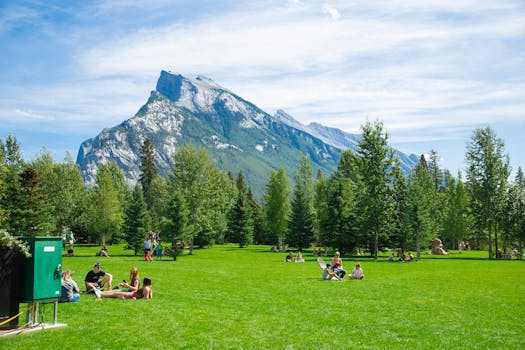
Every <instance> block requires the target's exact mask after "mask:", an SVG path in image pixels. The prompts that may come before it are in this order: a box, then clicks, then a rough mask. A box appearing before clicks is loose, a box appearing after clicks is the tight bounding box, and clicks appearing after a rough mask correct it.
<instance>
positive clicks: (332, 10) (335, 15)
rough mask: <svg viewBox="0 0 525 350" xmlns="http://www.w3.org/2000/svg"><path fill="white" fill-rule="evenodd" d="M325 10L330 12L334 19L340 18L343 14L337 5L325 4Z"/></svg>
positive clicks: (327, 12)
mask: <svg viewBox="0 0 525 350" xmlns="http://www.w3.org/2000/svg"><path fill="white" fill-rule="evenodd" d="M323 12H324V13H326V14H328V15H329V16H330V17H332V18H333V19H339V18H340V17H341V14H340V13H339V11H338V10H337V9H336V8H335V7H333V6H330V5H324V6H323Z"/></svg>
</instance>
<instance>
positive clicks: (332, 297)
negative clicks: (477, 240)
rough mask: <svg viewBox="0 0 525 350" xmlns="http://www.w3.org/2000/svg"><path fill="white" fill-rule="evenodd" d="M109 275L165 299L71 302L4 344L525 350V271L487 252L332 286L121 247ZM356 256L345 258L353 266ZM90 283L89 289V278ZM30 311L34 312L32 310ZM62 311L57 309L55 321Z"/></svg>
mask: <svg viewBox="0 0 525 350" xmlns="http://www.w3.org/2000/svg"><path fill="white" fill-rule="evenodd" d="M96 250H97V248H96V247H93V248H77V249H76V250H75V253H76V255H77V256H76V257H72V258H64V261H63V265H64V268H66V269H72V270H74V271H75V272H76V273H75V274H74V279H75V280H76V281H77V282H82V280H83V277H84V275H85V273H86V272H87V271H88V270H89V268H90V267H91V266H92V265H93V263H94V262H95V261H96V260H97V259H100V258H95V257H94V253H95V251H96ZM110 254H112V257H111V258H106V259H103V260H101V261H102V262H103V269H104V270H105V271H108V272H111V273H113V274H114V276H115V278H116V280H118V281H120V280H122V279H124V278H125V279H129V269H130V268H131V267H132V266H137V267H138V268H139V270H140V273H141V277H145V276H149V277H151V278H152V279H153V286H154V299H152V300H137V301H133V300H118V299H105V300H102V301H100V302H97V301H95V300H94V298H93V297H92V296H91V295H82V296H81V300H80V302H79V303H72V304H68V303H66V304H60V305H59V315H58V320H59V322H61V323H67V324H68V327H66V328H59V329H53V330H46V331H40V332H35V333H27V334H22V335H18V336H11V337H3V338H0V348H5V349H29V348H33V349H34V348H40V349H55V348H57V344H61V346H60V347H62V348H64V349H78V348H85V349H86V348H87V349H91V348H106V349H117V348H119V349H127V348H132V347H135V346H139V347H143V346H146V347H150V348H154V349H178V348H191V349H211V348H214V349H254V348H255V349H256V348H262V349H334V348H341V349H350V348H359V349H387V348H388V349H406V348H410V349H518V348H523V347H525V339H524V336H523V334H524V330H525V328H524V326H523V320H524V319H525V306H524V305H525V264H524V262H523V261H488V260H484V259H479V258H481V257H485V256H486V253H483V252H464V253H463V254H462V255H458V254H454V255H452V256H450V257H438V258H436V257H433V258H430V257H425V259H423V260H422V261H420V262H414V263H388V262H386V257H382V258H381V259H380V261H378V262H373V261H371V260H370V259H369V258H365V257H363V258H361V262H362V264H363V268H364V270H365V274H366V278H365V280H363V281H350V280H345V281H344V282H335V281H333V282H332V281H323V280H321V278H320V269H319V267H318V265H317V263H316V262H315V259H314V258H313V257H311V256H309V255H308V254H304V255H305V257H306V258H307V261H306V263H304V264H299V263H296V264H290V263H288V264H287V263H284V262H282V260H283V259H284V253H270V252H269V251H268V248H267V247H251V248H246V249H239V248H236V247H234V246H216V247H213V248H211V249H205V250H197V251H195V254H194V255H193V256H188V255H184V256H182V257H179V259H178V260H177V261H176V262H173V261H172V260H168V259H164V260H162V261H155V262H153V263H146V262H142V261H140V260H141V259H140V257H133V256H130V255H128V254H129V253H128V252H127V251H126V252H124V251H123V250H122V248H121V247H110ZM355 258H356V257H347V258H345V259H344V261H345V268H346V269H347V270H351V268H352V266H353V263H354V260H355ZM79 284H81V283H79ZM24 306H25V305H24ZM51 311H52V306H51V304H49V305H47V306H46V314H47V315H46V321H47V322H50V321H51V319H52V317H51Z"/></svg>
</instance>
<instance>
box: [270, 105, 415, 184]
mask: <svg viewBox="0 0 525 350" xmlns="http://www.w3.org/2000/svg"><path fill="white" fill-rule="evenodd" d="M274 117H275V118H276V119H279V120H281V121H282V122H283V123H286V124H288V125H290V126H292V127H294V128H297V129H301V130H303V131H305V132H307V133H309V134H311V135H313V136H315V137H317V138H319V139H320V140H322V141H323V142H324V143H326V144H328V145H331V146H334V147H336V148H339V149H342V150H343V149H348V148H351V149H352V150H353V151H354V152H357V143H358V142H359V139H360V136H359V135H355V134H350V133H348V132H345V131H343V130H341V129H337V128H330V127H327V126H324V125H321V124H319V123H310V124H308V125H303V124H301V123H300V122H298V121H297V120H295V119H294V118H292V117H291V116H290V115H289V114H287V113H286V112H285V111H283V110H282V109H279V110H277V112H276V113H275V115H274ZM396 154H397V156H398V158H399V161H400V165H401V169H402V170H403V172H404V173H405V174H408V173H409V172H410V170H412V168H413V167H414V166H416V164H417V163H418V162H419V156H417V155H415V154H413V153H412V154H406V153H403V152H400V151H397V150H396Z"/></svg>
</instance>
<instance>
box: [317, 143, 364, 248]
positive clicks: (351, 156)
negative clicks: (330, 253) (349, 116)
mask: <svg viewBox="0 0 525 350" xmlns="http://www.w3.org/2000/svg"><path fill="white" fill-rule="evenodd" d="M358 166H359V165H358V159H357V157H356V155H355V153H354V152H352V150H350V149H348V150H345V151H343V152H342V153H341V158H340V160H339V165H338V168H337V170H336V171H335V172H334V174H333V175H332V176H331V177H330V178H329V179H328V181H327V183H326V186H325V188H326V193H325V194H324V195H322V197H324V199H325V203H324V204H323V205H322V210H321V211H320V217H319V237H320V241H321V243H322V244H323V245H325V246H330V247H334V248H336V249H337V250H339V251H340V252H341V254H342V255H344V254H345V253H346V252H351V251H353V250H355V248H356V247H357V246H358V245H359V244H361V243H362V237H361V235H360V233H359V220H358V212H357V205H356V201H357V198H358V194H357V193H358V189H357V185H356V181H358V180H357V179H358V177H359V175H358ZM318 190H319V189H318Z"/></svg>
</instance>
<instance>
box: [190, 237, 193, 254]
mask: <svg viewBox="0 0 525 350" xmlns="http://www.w3.org/2000/svg"><path fill="white" fill-rule="evenodd" d="M190 255H193V237H191V238H190Z"/></svg>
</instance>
